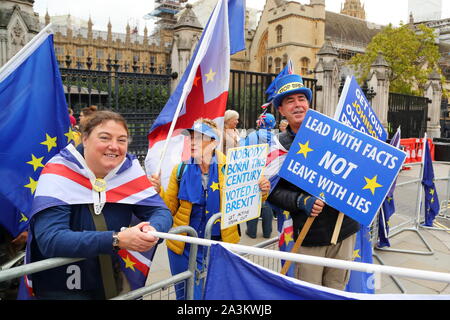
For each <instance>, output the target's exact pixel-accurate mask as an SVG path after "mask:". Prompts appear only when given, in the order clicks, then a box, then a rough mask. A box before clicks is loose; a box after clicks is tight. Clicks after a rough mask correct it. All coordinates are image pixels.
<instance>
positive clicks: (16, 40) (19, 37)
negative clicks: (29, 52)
mask: <svg viewBox="0 0 450 320" xmlns="http://www.w3.org/2000/svg"><path fill="white" fill-rule="evenodd" d="M9 35H10V42H9V43H10V47H9V53H10V54H9V56H10V57H12V56H13V55H15V54H16V53H17V52H18V51H19V50H20V49H22V47H23V46H24V45H25V44H26V43H27V41H26V33H25V31H24V30H23V28H22V26H21V24H20V23H19V20H16V21H15V23H13V27H12V28H11V29H10V32H9Z"/></svg>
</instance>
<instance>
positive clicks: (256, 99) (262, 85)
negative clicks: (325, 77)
mask: <svg viewBox="0 0 450 320" xmlns="http://www.w3.org/2000/svg"><path fill="white" fill-rule="evenodd" d="M276 76H277V74H275V73H259V72H248V71H241V70H231V71H230V89H229V94H228V104H227V109H233V110H236V111H237V112H238V113H239V115H240V117H239V122H240V123H239V127H241V128H245V129H250V128H255V127H256V120H257V119H258V116H259V115H260V114H261V113H262V111H263V109H262V108H261V106H262V105H263V104H264V103H266V102H267V96H266V93H265V92H266V90H267V88H268V87H269V85H270V84H271V83H272V81H273V80H274V79H275V77H276ZM303 82H304V84H305V86H307V87H308V88H310V89H311V90H312V91H313V102H312V103H313V105H312V106H311V108H313V109H316V105H315V101H316V99H315V98H316V91H317V90H316V89H317V88H316V82H317V80H315V79H309V78H303ZM268 112H270V113H272V114H273V115H274V116H275V117H276V119H277V121H279V120H280V118H281V116H280V114H279V113H278V112H276V110H274V108H273V107H271V109H269V110H268Z"/></svg>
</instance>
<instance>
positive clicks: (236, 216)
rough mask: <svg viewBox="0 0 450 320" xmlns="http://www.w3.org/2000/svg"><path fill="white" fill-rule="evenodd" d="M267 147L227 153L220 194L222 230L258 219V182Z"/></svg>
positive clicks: (259, 208) (254, 146) (259, 146)
mask: <svg viewBox="0 0 450 320" xmlns="http://www.w3.org/2000/svg"><path fill="white" fill-rule="evenodd" d="M268 147H269V146H268V145H267V144H258V145H252V146H247V147H238V148H232V149H229V150H228V153H227V165H226V169H225V170H226V171H225V188H224V189H223V191H222V206H221V211H222V223H221V228H222V229H226V228H229V227H231V226H233V225H236V224H239V223H241V222H244V221H247V220H251V219H254V218H257V217H259V215H260V213H261V191H260V190H259V184H258V182H259V179H260V178H261V176H262V174H263V170H264V167H265V166H266V158H267V150H268Z"/></svg>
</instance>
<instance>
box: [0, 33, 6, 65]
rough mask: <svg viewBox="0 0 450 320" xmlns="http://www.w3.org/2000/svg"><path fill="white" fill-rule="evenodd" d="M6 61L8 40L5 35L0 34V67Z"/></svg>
mask: <svg viewBox="0 0 450 320" xmlns="http://www.w3.org/2000/svg"><path fill="white" fill-rule="evenodd" d="M6 61H8V39H7V37H6V34H4V33H0V67H1V66H3V65H4V64H5V63H6Z"/></svg>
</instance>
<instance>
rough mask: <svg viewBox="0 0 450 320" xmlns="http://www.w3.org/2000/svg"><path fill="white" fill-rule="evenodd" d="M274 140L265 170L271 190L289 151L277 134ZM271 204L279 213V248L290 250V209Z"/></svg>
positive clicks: (291, 234) (289, 274)
mask: <svg viewBox="0 0 450 320" xmlns="http://www.w3.org/2000/svg"><path fill="white" fill-rule="evenodd" d="M272 142H273V143H272V145H271V146H270V148H269V154H268V156H267V167H266V170H265V176H266V178H267V179H269V181H270V188H271V190H270V191H272V190H273V189H274V188H275V186H276V184H277V183H278V181H279V180H280V176H279V175H278V173H279V172H280V168H281V166H282V165H283V162H284V160H285V159H286V156H287V153H288V150H286V148H284V147H283V146H282V145H281V143H280V141H279V140H278V138H277V137H276V136H274V137H273V140H272ZM271 206H272V208H273V209H274V212H276V213H277V229H278V248H279V250H280V251H286V252H290V251H291V250H292V247H293V246H294V227H293V222H292V218H291V215H290V213H289V212H288V211H283V210H282V209H280V208H277V207H275V206H273V205H271ZM281 265H282V266H283V265H284V260H282V261H281ZM294 266H295V264H292V265H291V267H290V268H289V270H288V272H287V273H286V275H288V276H291V277H292V276H294Z"/></svg>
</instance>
